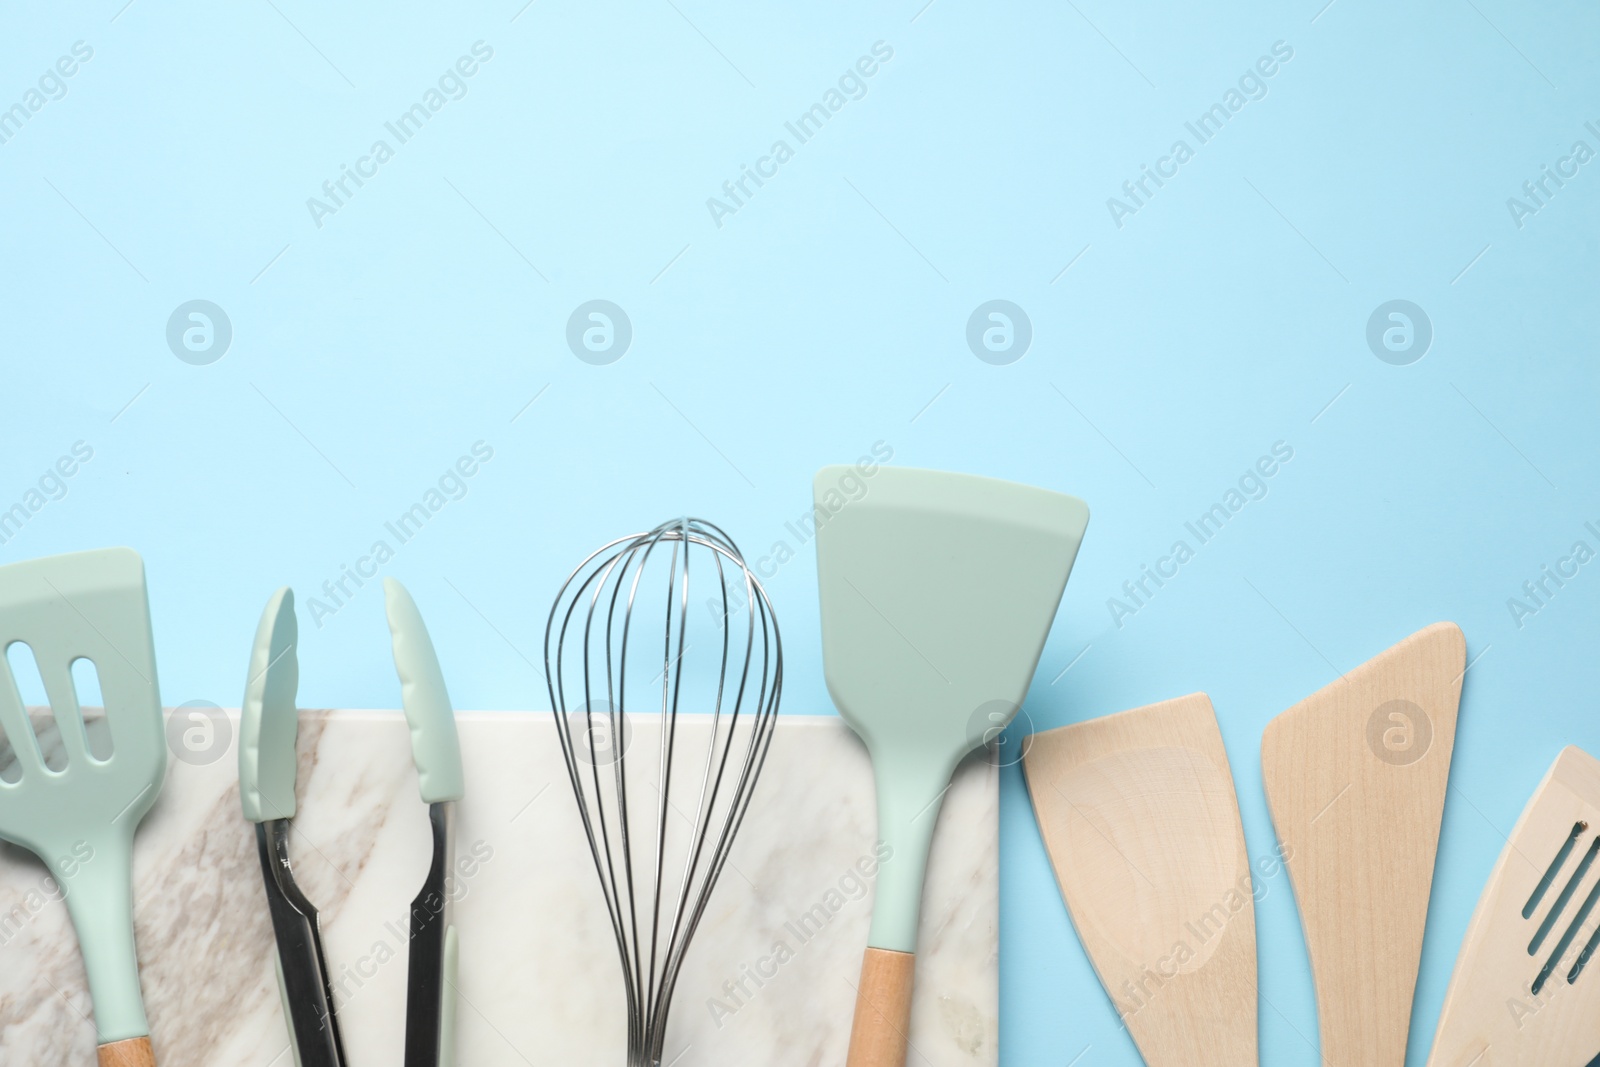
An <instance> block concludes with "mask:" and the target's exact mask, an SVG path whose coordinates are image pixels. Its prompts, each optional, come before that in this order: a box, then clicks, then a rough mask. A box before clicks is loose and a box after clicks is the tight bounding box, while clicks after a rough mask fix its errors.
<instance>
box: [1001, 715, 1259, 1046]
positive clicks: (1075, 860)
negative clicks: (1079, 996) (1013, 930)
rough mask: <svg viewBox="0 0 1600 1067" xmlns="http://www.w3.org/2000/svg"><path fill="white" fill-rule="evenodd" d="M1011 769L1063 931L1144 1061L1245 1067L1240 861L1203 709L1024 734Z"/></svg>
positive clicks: (1230, 800) (1246, 936)
mask: <svg viewBox="0 0 1600 1067" xmlns="http://www.w3.org/2000/svg"><path fill="white" fill-rule="evenodd" d="M1022 765H1023V769H1024V771H1025V772H1026V774H1027V779H1028V793H1029V795H1030V796H1031V797H1032V798H1033V811H1034V814H1035V815H1036V816H1037V817H1038V819H1039V832H1040V833H1041V834H1042V835H1043V836H1044V843H1045V849H1046V850H1047V851H1048V852H1049V853H1050V863H1051V865H1052V866H1053V867H1054V868H1055V872H1056V881H1057V883H1058V884H1059V885H1060V886H1061V895H1062V897H1063V898H1065V900H1066V902H1067V909H1068V911H1070V912H1071V913H1072V922H1073V925H1074V926H1075V927H1076V928H1077V930H1078V937H1079V938H1080V939H1081V940H1082V941H1083V947H1084V949H1085V950H1086V951H1087V952H1088V953H1089V959H1090V960H1091V961H1092V962H1093V963H1094V969H1095V973H1096V974H1098V975H1099V976H1100V982H1101V984H1102V985H1104V986H1105V987H1106V992H1107V993H1108V994H1110V996H1111V1001H1112V1003H1113V1004H1114V1005H1115V1006H1116V1009H1117V1013H1118V1014H1119V1015H1121V1016H1122V1019H1123V1021H1124V1022H1125V1023H1126V1025H1127V1027H1128V1032H1129V1033H1130V1034H1132V1035H1133V1040H1134V1042H1135V1043H1136V1044H1137V1045H1138V1046H1139V1052H1140V1054H1141V1055H1143V1056H1144V1061H1145V1063H1147V1064H1149V1065H1150V1067H1246V1065H1249V1064H1254V1063H1256V1062H1257V1058H1256V921H1255V906H1254V902H1253V897H1252V893H1251V883H1250V863H1249V859H1248V857H1247V855H1246V852H1245V844H1244V828H1243V827H1242V826H1241V825H1240V822H1239V802H1238V799H1237V798H1236V796H1235V795H1234V790H1233V775H1232V774H1231V773H1230V771H1229V769H1228V754H1227V752H1226V751H1224V749H1223V747H1222V733H1221V731H1220V730H1218V728H1217V718H1216V715H1215V713H1214V712H1213V711H1212V710H1211V701H1210V700H1209V699H1208V698H1207V697H1206V695H1205V694H1204V693H1195V694H1192V695H1190V696H1186V697H1179V698H1178V699H1176V700H1167V701H1163V702H1162V703H1160V704H1151V705H1150V706H1148V707H1143V708H1136V709H1134V710H1133V711H1124V712H1121V713H1120V714H1117V715H1110V716H1107V717H1106V718H1103V719H1095V720H1092V721H1090V722H1083V723H1077V724H1076V725H1073V726H1063V727H1061V728H1060V729H1059V730H1050V731H1047V732H1045V733H1039V734H1034V735H1033V737H1032V738H1031V739H1030V741H1029V742H1028V749H1027V753H1026V755H1025V756H1024V757H1023V763H1022Z"/></svg>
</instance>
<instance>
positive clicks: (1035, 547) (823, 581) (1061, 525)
mask: <svg viewBox="0 0 1600 1067" xmlns="http://www.w3.org/2000/svg"><path fill="white" fill-rule="evenodd" d="M815 490H816V517H817V578H818V584H819V586H820V588H821V596H822V662H823V669H824V674H825V675H826V677H827V681H828V692H829V694H830V695H831V696H832V697H833V702H834V704H835V705H836V706H837V707H838V709H839V714H840V715H841V716H843V718H844V720H845V721H846V722H848V723H849V724H850V727H851V728H852V729H853V730H855V732H856V733H857V734H859V735H860V736H861V739H862V741H863V742H864V743H865V744H866V746H867V749H868V751H869V752H871V753H872V768H873V775H874V777H875V779H876V782H877V792H878V837H879V839H880V840H881V841H882V843H883V846H884V848H885V850H886V851H887V855H886V856H885V857H884V859H883V861H882V863H881V864H880V865H879V867H878V880H877V884H876V885H875V886H874V887H873V894H874V898H873V905H872V929H871V932H870V933H869V934H868V939H867V945H868V947H867V951H866V953H865V955H864V957H863V959H862V963H861V984H860V985H859V986H857V992H856V1014H855V1021H854V1024H853V1025H852V1026H851V1030H850V1051H849V1054H848V1064H849V1067H902V1064H904V1063H905V1059H906V1047H907V1044H908V1042H909V1038H908V1036H907V1034H908V1029H909V1025H910V1018H911V985H912V974H913V971H914V970H915V962H916V955H915V953H916V948H917V920H918V916H919V914H920V912H921V906H922V876H923V873H924V871H925V870H926V868H927V863H928V849H929V846H930V845H931V843H932V841H933V829H934V825H935V824H936V822H937V821H938V818H939V804H940V801H941V800H942V799H943V798H944V794H945V792H946V791H947V790H948V789H949V788H950V775H951V772H953V771H954V770H955V768H956V764H957V763H959V762H960V761H961V759H962V757H963V756H965V755H966V754H967V753H968V752H971V751H972V750H973V749H975V748H977V747H979V746H980V745H982V744H983V743H984V742H985V741H987V740H989V739H991V738H992V737H993V734H994V731H997V730H999V729H1003V728H1004V727H1005V726H1006V724H1007V723H1009V722H1010V721H1011V718H1012V716H1014V715H1015V714H1016V712H1017V709H1018V708H1019V707H1020V706H1021V704H1022V698H1023V696H1024V695H1025V694H1026V693H1027V691H1028V684H1029V682H1030V681H1032V679H1033V671H1034V668H1035V667H1037V666H1038V664H1039V653H1040V652H1041V651H1043V649H1044V641H1045V637H1046V636H1047V635H1048V634H1049V633H1050V622H1051V620H1052V619H1054V618H1055V614H1056V606H1057V605H1058V604H1059V603H1060V602H1061V593H1062V591H1063V590H1064V589H1065V588H1066V584H1067V575H1068V574H1069V573H1071V571H1072V561H1073V559H1074V558H1076V556H1077V554H1078V544H1079V542H1080V541H1082V539H1083V530H1084V526H1085V525H1086V524H1087V523H1088V521H1089V509H1088V508H1087V507H1086V506H1085V505H1084V503H1083V501H1081V500H1078V499H1077V498H1076V497H1070V496H1066V495H1065V494H1063V493H1052V492H1049V491H1047V490H1044V489H1035V488H1033V487H1031V486H1026V485H1017V484H1015V483H1013V482H1002V481H996V480H995V479H993V478H976V477H973V476H972V475H969V474H948V473H945V472H943V471H926V470H908V469H906V468H891V467H884V468H881V469H879V470H878V471H877V472H876V474H874V475H873V477H872V478H871V479H870V480H865V479H863V478H862V477H861V476H860V475H859V474H858V472H857V470H856V468H854V467H825V468H823V470H822V471H821V472H820V473H819V474H818V475H817V479H816V486H815ZM846 490H855V491H854V492H848V493H847V492H846Z"/></svg>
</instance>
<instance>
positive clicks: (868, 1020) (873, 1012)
mask: <svg viewBox="0 0 1600 1067" xmlns="http://www.w3.org/2000/svg"><path fill="white" fill-rule="evenodd" d="M916 966H917V957H916V956H915V955H913V954H912V953H910V952H893V951H890V950H889V949H884V948H868V949H867V953H866V955H865V956H863V957H862V958H861V985H860V986H859V987H857V989H856V1017H855V1022H853V1023H852V1024H851V1026H850V1054H849V1057H848V1058H847V1059H846V1061H845V1063H846V1067H904V1065H905V1062H906V1045H907V1043H908V1038H907V1036H906V1035H907V1034H908V1033H910V1031H911V981H912V977H913V975H914V973H915V971H916ZM101 1067H105V1065H104V1064H102V1065H101Z"/></svg>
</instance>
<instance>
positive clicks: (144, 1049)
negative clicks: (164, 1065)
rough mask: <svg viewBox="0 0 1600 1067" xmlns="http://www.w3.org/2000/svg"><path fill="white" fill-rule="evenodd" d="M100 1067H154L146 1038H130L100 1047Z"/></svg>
mask: <svg viewBox="0 0 1600 1067" xmlns="http://www.w3.org/2000/svg"><path fill="white" fill-rule="evenodd" d="M100 1067H156V1057H155V1053H153V1052H151V1051H150V1039H149V1038H148V1037H131V1038H129V1039H128V1040H126V1041H113V1042H111V1043H110V1044H108V1045H101V1046H100Z"/></svg>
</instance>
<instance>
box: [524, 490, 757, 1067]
mask: <svg viewBox="0 0 1600 1067" xmlns="http://www.w3.org/2000/svg"><path fill="white" fill-rule="evenodd" d="M691 570H692V572H693V580H694V584H691ZM544 657H545V675H546V678H547V680H548V682H549V685H550V700H551V704H552V706H553V707H554V709H555V720H556V730H557V733H558V734H559V735H560V738H561V751H562V755H563V757H564V758H565V760H566V765H567V774H568V776H569V777H570V778H571V780H572V790H573V794H574V795H575V797H576V798H577V802H578V814H579V817H580V818H581V820H582V823H583V832H584V834H585V836H586V837H587V839H588V843H589V851H590V852H591V853H592V854H593V856H594V864H595V871H596V872H597V873H598V874H599V877H600V889H601V894H602V896H603V897H604V898H605V905H606V910H607V913H608V914H609V917H610V919H611V927H612V931H613V933H614V934H615V935H616V942H617V953H618V956H619V957H620V958H621V961H622V975H623V980H624V983H625V985H626V987H627V1011H628V1060H627V1063H628V1067H659V1065H660V1063H661V1055H662V1047H663V1043H664V1041H665V1038H666V1030H667V1011H668V1008H669V1007H670V1005H671V1003H672V994H673V991H674V988H675V987H676V985H677V982H678V976H679V972H680V971H681V970H682V968H683V961H684V956H685V954H686V953H687V951H688V948H689V941H690V939H691V938H692V937H693V936H694V933H695V929H696V928H697V927H698V926H699V924H700V920H701V918H702V917H703V916H704V915H705V912H706V904H707V902H708V901H709V900H710V898H711V892H712V890H713V888H715V886H716V883H717V878H718V876H719V875H721V873H722V868H723V866H724V865H725V864H726V863H727V862H728V854H729V852H730V851H731V849H732V846H733V840H734V835H735V834H737V833H738V831H739V827H740V824H741V823H742V822H743V821H744V816H745V812H746V810H747V809H748V808H749V805H750V797H751V794H752V792H753V790H754V787H755V783H756V779H757V777H758V776H759V775H760V773H761V768H762V765H763V763H764V762H765V760H766V755H767V749H768V747H769V746H770V744H771V741H772V728H773V725H774V721H775V719H776V717H777V713H778V699H779V695H780V693H781V692H782V689H783V646H782V643H781V641H780V639H779V636H778V622H777V619H776V617H775V616H774V615H773V612H772V605H771V603H770V602H769V601H768V600H767V594H766V591H765V590H763V589H762V587H761V583H760V582H759V581H758V580H757V579H756V576H755V575H754V574H753V573H751V571H750V568H749V567H748V566H746V565H745V562H744V557H743V556H741V555H740V554H739V549H738V547H737V546H736V545H735V544H734V543H733V541H732V540H731V539H730V538H729V537H728V536H727V534H725V533H723V532H722V531H721V530H720V529H718V528H717V527H716V526H714V525H712V524H711V523H709V522H705V521H704V520H701V519H692V518H684V519H675V520H673V521H672V522H668V523H663V524H662V525H660V526H657V527H656V528H655V529H654V530H651V531H650V532H649V533H642V534H634V535H631V536H629V537H623V538H618V539H617V540H615V541H613V542H611V543H610V544H608V545H606V546H605V547H604V548H602V549H600V550H599V551H598V552H595V553H594V554H593V555H591V556H590V557H589V558H588V559H586V560H584V561H583V563H582V564H580V565H579V567H578V568H577V570H575V571H573V572H572V575H571V576H570V577H568V579H567V580H566V582H565V583H564V584H563V585H562V587H561V591H560V593H558V594H557V596H556V602H555V604H554V605H553V606H552V607H551V609H550V620H549V623H548V625H547V626H546V629H545V639H544ZM691 716H692V717H691ZM635 729H637V730H638V731H639V732H640V733H641V735H644V734H646V733H647V731H648V730H650V729H654V730H655V731H656V736H654V737H651V738H650V740H651V741H652V742H653V743H652V744H649V745H647V746H644V747H643V749H642V751H641V752H640V753H638V754H634V753H630V751H629V749H630V747H631V745H632V740H633V733H634V731H635ZM645 834H647V835H648V836H647V839H646V840H644V841H641V836H642V835H645Z"/></svg>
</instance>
